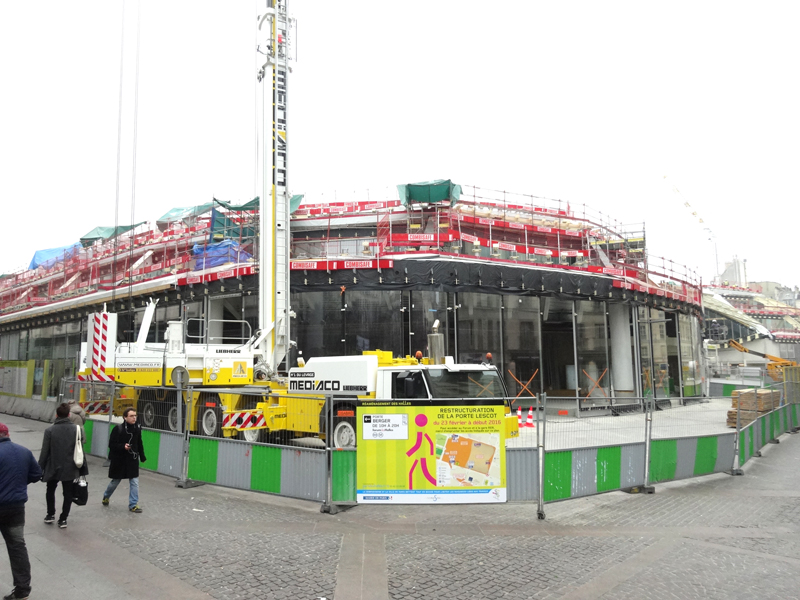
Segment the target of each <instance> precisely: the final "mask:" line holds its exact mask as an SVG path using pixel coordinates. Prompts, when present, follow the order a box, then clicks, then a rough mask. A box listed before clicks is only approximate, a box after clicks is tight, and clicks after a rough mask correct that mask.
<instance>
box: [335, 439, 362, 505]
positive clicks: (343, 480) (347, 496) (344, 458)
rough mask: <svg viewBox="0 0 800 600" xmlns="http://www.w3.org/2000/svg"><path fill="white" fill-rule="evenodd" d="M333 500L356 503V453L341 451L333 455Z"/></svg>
mask: <svg viewBox="0 0 800 600" xmlns="http://www.w3.org/2000/svg"><path fill="white" fill-rule="evenodd" d="M331 500H332V501H333V502H355V501H356V452H351V451H341V452H333V453H332V454H331Z"/></svg>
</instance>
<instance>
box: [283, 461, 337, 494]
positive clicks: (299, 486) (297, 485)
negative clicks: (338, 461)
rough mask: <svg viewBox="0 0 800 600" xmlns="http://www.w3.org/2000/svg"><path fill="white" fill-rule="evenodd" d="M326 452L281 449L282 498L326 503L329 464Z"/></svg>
mask: <svg viewBox="0 0 800 600" xmlns="http://www.w3.org/2000/svg"><path fill="white" fill-rule="evenodd" d="M327 462H328V461H327V454H326V452H325V451H324V450H315V449H312V448H281V496H290V497H292V498H303V499H305V500H314V501H316V502H323V501H325V498H326V495H327V490H328V464H327Z"/></svg>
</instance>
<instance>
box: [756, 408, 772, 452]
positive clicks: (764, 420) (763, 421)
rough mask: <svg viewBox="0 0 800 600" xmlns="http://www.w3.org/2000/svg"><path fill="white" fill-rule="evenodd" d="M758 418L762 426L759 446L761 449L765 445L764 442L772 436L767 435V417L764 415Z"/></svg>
mask: <svg viewBox="0 0 800 600" xmlns="http://www.w3.org/2000/svg"><path fill="white" fill-rule="evenodd" d="M758 420H759V425H760V426H761V446H760V447H759V450H761V448H763V447H764V444H765V443H766V442H767V440H768V439H771V438H768V437H767V417H766V416H764V417H761V418H759V419H758Z"/></svg>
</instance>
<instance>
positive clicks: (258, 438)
mask: <svg viewBox="0 0 800 600" xmlns="http://www.w3.org/2000/svg"><path fill="white" fill-rule="evenodd" d="M242 438H244V441H245V442H258V443H263V442H265V441H266V439H267V430H266V429H245V430H244V431H242Z"/></svg>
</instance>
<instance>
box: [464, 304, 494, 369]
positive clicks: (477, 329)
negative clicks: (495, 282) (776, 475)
mask: <svg viewBox="0 0 800 600" xmlns="http://www.w3.org/2000/svg"><path fill="white" fill-rule="evenodd" d="M458 303H459V304H460V305H461V306H460V307H459V309H458V314H457V315H456V321H457V338H456V339H457V344H458V356H457V357H456V362H459V363H482V362H484V361H485V360H486V354H487V353H491V354H492V362H493V363H495V364H499V363H498V362H497V361H498V360H499V359H500V357H501V352H500V349H501V340H500V306H501V304H502V297H501V296H497V295H489V294H459V297H458Z"/></svg>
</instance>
